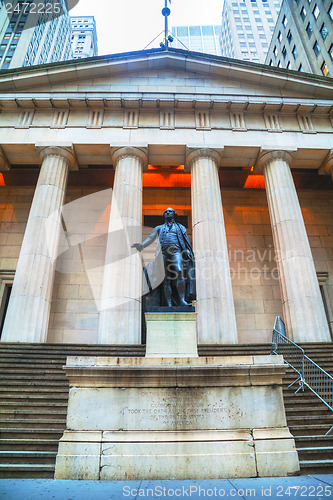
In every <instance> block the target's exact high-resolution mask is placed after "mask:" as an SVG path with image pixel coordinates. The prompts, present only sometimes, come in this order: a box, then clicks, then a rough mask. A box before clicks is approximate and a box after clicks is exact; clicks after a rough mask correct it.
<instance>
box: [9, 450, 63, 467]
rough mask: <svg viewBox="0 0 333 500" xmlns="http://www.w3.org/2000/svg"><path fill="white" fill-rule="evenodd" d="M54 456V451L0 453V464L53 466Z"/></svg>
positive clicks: (55, 453)
mask: <svg viewBox="0 0 333 500" xmlns="http://www.w3.org/2000/svg"><path fill="white" fill-rule="evenodd" d="M56 456H57V452H56V451H55V452H54V451H0V464H51V465H54V462H55V459H56Z"/></svg>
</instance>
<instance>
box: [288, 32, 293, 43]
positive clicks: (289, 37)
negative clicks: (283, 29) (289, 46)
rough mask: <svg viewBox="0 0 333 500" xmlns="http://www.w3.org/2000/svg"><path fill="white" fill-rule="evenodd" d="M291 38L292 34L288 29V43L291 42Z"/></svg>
mask: <svg viewBox="0 0 333 500" xmlns="http://www.w3.org/2000/svg"><path fill="white" fill-rule="evenodd" d="M292 38H293V36H292V34H291V31H290V30H289V31H288V35H287V40H288V42H289V43H290V42H291V40H292Z"/></svg>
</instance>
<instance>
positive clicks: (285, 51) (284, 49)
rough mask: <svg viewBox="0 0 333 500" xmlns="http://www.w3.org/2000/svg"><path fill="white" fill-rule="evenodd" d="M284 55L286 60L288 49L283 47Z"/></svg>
mask: <svg viewBox="0 0 333 500" xmlns="http://www.w3.org/2000/svg"><path fill="white" fill-rule="evenodd" d="M282 55H283V57H284V58H285V57H286V55H287V49H286V47H283V49H282Z"/></svg>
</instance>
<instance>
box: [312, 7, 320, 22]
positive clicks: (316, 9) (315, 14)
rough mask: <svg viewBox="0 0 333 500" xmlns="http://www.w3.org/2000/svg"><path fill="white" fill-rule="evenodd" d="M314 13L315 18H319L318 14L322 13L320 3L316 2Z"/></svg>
mask: <svg viewBox="0 0 333 500" xmlns="http://www.w3.org/2000/svg"><path fill="white" fill-rule="evenodd" d="M312 14H313V16H314V18H315V19H316V20H317V19H318V16H319V14H320V10H319V7H318V5H317V4H316V5H315V7H314V9H313V11H312Z"/></svg>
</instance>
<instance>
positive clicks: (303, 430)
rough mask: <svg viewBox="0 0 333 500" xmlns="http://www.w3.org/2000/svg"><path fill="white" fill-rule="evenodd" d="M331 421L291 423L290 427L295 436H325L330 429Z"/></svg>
mask: <svg viewBox="0 0 333 500" xmlns="http://www.w3.org/2000/svg"><path fill="white" fill-rule="evenodd" d="M331 425H332V424H330V423H325V424H322V423H314V424H311V425H308V424H303V423H302V424H292V425H291V424H289V423H288V427H289V430H290V432H291V434H292V435H293V436H324V435H325V434H326V432H328V430H329V429H330V427H331Z"/></svg>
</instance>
